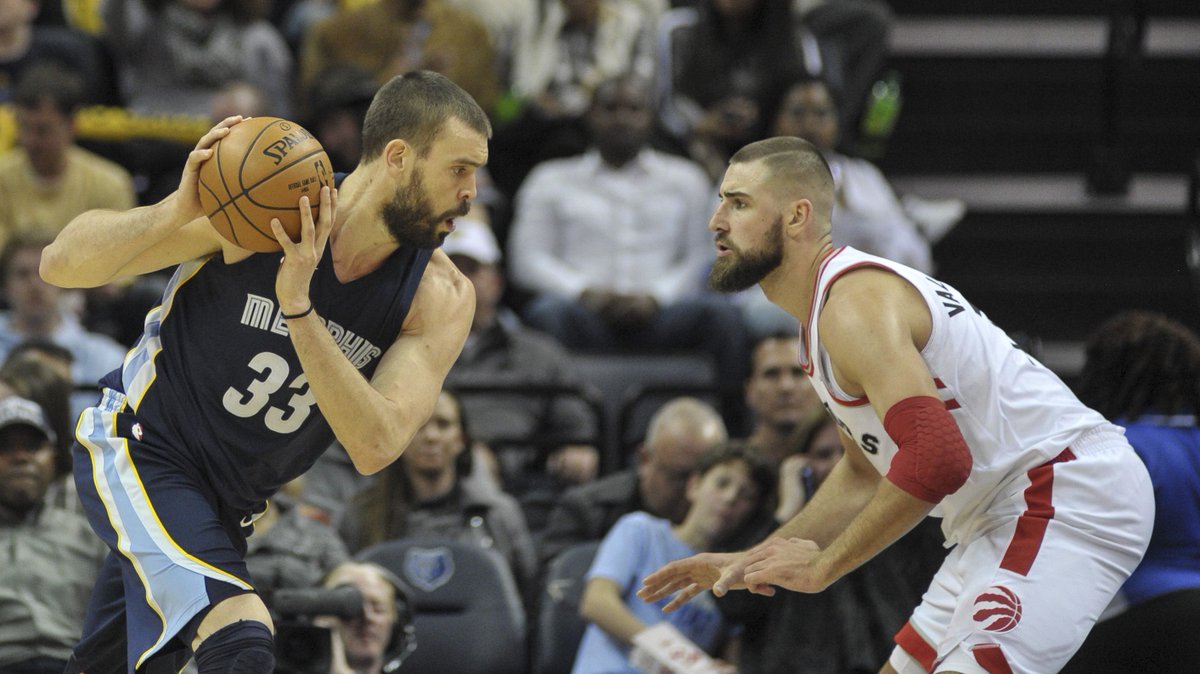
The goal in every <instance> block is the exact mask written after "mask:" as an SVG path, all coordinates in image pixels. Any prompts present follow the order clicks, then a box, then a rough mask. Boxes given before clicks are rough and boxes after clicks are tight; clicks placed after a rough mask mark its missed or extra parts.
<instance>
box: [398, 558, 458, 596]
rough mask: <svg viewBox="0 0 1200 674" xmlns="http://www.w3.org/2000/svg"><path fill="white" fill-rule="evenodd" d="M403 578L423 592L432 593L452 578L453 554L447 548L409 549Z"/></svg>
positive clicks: (405, 559)
mask: <svg viewBox="0 0 1200 674" xmlns="http://www.w3.org/2000/svg"><path fill="white" fill-rule="evenodd" d="M404 576H405V578H407V579H408V582H410V583H412V584H413V585H416V586H417V587H418V588H420V589H422V590H424V591H425V592H433V591H434V590H436V589H438V588H439V587H441V586H443V585H445V584H446V583H449V582H450V579H451V578H453V577H454V553H452V552H450V549H449V548H409V550H408V552H406V553H405V555H404Z"/></svg>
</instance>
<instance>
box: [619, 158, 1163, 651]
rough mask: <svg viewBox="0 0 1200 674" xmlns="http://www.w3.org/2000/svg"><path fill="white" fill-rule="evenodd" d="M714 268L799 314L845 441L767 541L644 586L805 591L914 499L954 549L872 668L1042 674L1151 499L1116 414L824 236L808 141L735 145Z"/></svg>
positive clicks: (878, 540)
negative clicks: (1112, 417)
mask: <svg viewBox="0 0 1200 674" xmlns="http://www.w3.org/2000/svg"><path fill="white" fill-rule="evenodd" d="M720 190H721V191H720V197H721V204H720V206H719V207H718V208H717V211H716V213H715V214H714V215H713V218H712V221H711V222H710V224H709V228H710V229H711V230H713V231H714V232H715V233H716V247H717V261H716V264H715V266H714V267H713V271H712V275H711V276H710V284H711V285H712V286H713V287H714V288H716V289H718V290H724V291H734V290H739V289H743V288H747V287H749V286H750V285H752V284H754V283H759V284H760V285H761V286H762V288H763V290H764V291H765V292H766V295H767V297H768V298H770V299H771V301H773V302H774V303H776V304H778V305H779V306H781V307H783V308H784V309H786V310H787V311H788V312H789V313H791V314H792V315H793V316H795V317H797V318H798V319H799V320H800V323H801V350H800V354H799V359H800V364H801V365H802V366H803V367H804V368H805V370H806V371H807V372H808V375H809V377H810V380H811V381H812V384H813V386H814V387H815V388H816V390H817V392H818V394H819V395H820V397H821V400H822V401H823V402H824V404H825V406H826V409H827V410H828V411H829V413H830V414H832V415H833V416H834V418H835V419H836V420H837V423H838V426H839V427H840V428H841V430H842V442H843V444H844V445H845V447H846V454H845V456H844V457H843V459H842V460H841V461H840V462H839V464H838V465H837V466H836V467H835V468H834V470H833V471H832V473H831V474H830V475H829V477H828V478H827V479H826V482H825V484H824V485H823V486H822V488H821V489H820V491H818V492H817V494H816V496H815V497H814V498H813V500H812V501H811V502H810V503H809V504H808V505H807V506H806V507H805V508H804V509H803V510H802V511H801V512H800V513H799V514H798V515H797V516H796V517H795V518H793V519H792V520H791V521H789V522H788V523H786V524H784V525H783V526H782V527H780V529H779V530H778V531H777V532H776V534H774V535H773V536H772V537H771V538H769V539H768V540H767V541H765V542H763V543H762V544H760V545H758V546H756V547H754V548H753V549H751V550H748V551H746V552H741V553H727V554H702V555H697V556H694V557H691V558H688V559H685V560H680V561H677V562H673V563H671V564H668V565H667V566H665V567H663V568H662V569H660V570H659V571H657V572H655V573H653V574H651V575H650V576H648V577H647V578H646V579H645V586H644V587H643V588H642V590H641V591H640V592H639V594H640V596H641V597H642V598H643V599H645V600H647V601H657V600H661V599H663V598H665V597H667V596H668V595H670V594H672V593H677V594H676V596H675V597H674V598H673V599H672V600H671V602H670V603H669V604H667V610H672V609H674V608H675V607H678V606H679V605H680V604H682V603H683V602H686V601H688V600H689V599H691V598H692V597H694V596H695V595H697V594H698V593H700V592H703V591H705V590H708V589H712V590H713V592H714V593H715V594H717V595H718V596H719V595H723V594H725V592H727V591H728V590H731V589H746V588H748V589H750V590H751V591H754V592H759V593H762V594H772V593H773V592H774V591H775V587H781V588H785V589H789V590H795V591H800V592H819V591H821V590H822V589H824V588H825V587H827V586H829V584H830V583H832V582H833V581H835V580H837V579H838V578H840V577H842V576H843V575H845V574H846V573H848V572H849V571H851V570H852V569H854V568H856V567H857V566H859V565H860V564H862V563H863V562H865V561H866V560H868V559H870V558H871V557H873V556H874V555H876V554H877V553H878V552H879V551H880V550H882V549H884V548H886V547H887V546H888V545H890V544H892V543H893V542H894V541H895V540H896V539H898V538H899V537H900V536H901V535H903V534H904V533H905V532H907V531H908V530H909V529H911V528H912V527H913V526H914V525H915V524H916V523H917V522H918V521H920V519H921V518H923V517H926V516H927V515H933V516H935V517H941V518H942V529H943V531H944V532H945V535H946V541H947V545H948V546H954V547H953V549H952V550H951V551H950V553H949V555H948V556H947V558H946V561H945V563H944V564H943V565H942V568H941V569H940V570H939V571H938V573H937V575H936V576H935V577H934V580H933V583H932V585H931V586H930V588H929V590H928V591H927V592H926V593H925V596H924V598H923V600H922V602H921V605H920V606H918V607H917V609H916V610H915V611H914V613H913V615H912V617H911V619H910V620H909V622H908V624H906V625H905V626H904V628H903V629H901V630H900V632H899V634H897V635H896V643H897V645H898V647H897V648H896V650H895V651H893V654H892V656H891V658H890V659H889V662H888V663H887V664H885V665H884V667H883V670H882V671H883V672H901V673H902V674H909V673H913V672H935V671H936V672H989V673H991V674H999V673H1001V672H1029V673H1037V674H1046V673H1048V672H1056V671H1058V669H1059V668H1060V667H1061V666H1062V665H1063V664H1064V663H1066V661H1067V660H1068V659H1069V658H1070V656H1071V654H1072V653H1074V651H1075V649H1076V648H1078V647H1079V645H1080V643H1081V642H1082V641H1083V638H1084V636H1085V635H1086V634H1087V632H1088V630H1090V629H1091V626H1092V625H1093V624H1094V623H1095V621H1096V619H1097V617H1098V616H1099V615H1100V612H1101V611H1102V610H1103V609H1104V607H1105V606H1106V605H1107V604H1108V602H1109V600H1110V599H1111V598H1112V597H1113V595H1114V594H1115V593H1116V591H1117V589H1118V588H1119V587H1120V586H1121V583H1122V582H1123V581H1124V580H1125V578H1126V577H1127V576H1128V575H1129V574H1130V572H1132V571H1133V569H1134V567H1135V566H1137V564H1138V561H1139V560H1140V559H1141V556H1142V554H1143V552H1144V550H1145V547H1146V544H1147V541H1148V540H1149V537H1150V530H1151V527H1152V524H1153V519H1154V501H1153V497H1152V493H1151V486H1150V480H1149V477H1148V475H1147V472H1146V469H1145V467H1144V466H1143V465H1142V463H1141V461H1140V460H1139V459H1138V458H1137V456H1136V455H1135V454H1134V452H1133V450H1132V448H1130V446H1129V445H1128V443H1126V441H1125V438H1124V435H1123V433H1122V431H1121V429H1120V428H1118V427H1116V426H1113V425H1111V424H1109V423H1107V422H1106V421H1105V420H1104V418H1103V417H1102V416H1101V415H1100V414H1098V413H1096V412H1094V411H1093V410H1091V409H1088V408H1087V407H1085V406H1084V405H1083V404H1081V403H1080V402H1079V401H1078V400H1077V399H1076V398H1075V396H1074V395H1073V394H1072V393H1071V392H1070V390H1069V389H1068V388H1067V386H1066V385H1065V384H1063V383H1062V381H1060V380H1059V379H1058V377H1056V376H1055V375H1054V374H1053V373H1052V372H1050V371H1049V370H1048V369H1047V368H1046V367H1044V366H1042V365H1041V364H1040V363H1038V362H1037V361H1036V360H1034V359H1033V358H1031V357H1030V356H1029V355H1027V354H1026V353H1025V352H1023V351H1021V350H1020V349H1019V348H1017V346H1016V345H1014V344H1013V342H1012V341H1011V340H1010V339H1009V338H1008V337H1007V336H1006V335H1005V333H1004V332H1002V331H1001V330H1000V329H998V328H997V327H996V326H995V325H993V324H992V323H991V322H990V321H989V320H988V319H987V317H986V316H984V315H983V314H982V313H981V312H980V311H978V310H976V309H975V308H974V307H973V306H971V304H969V303H968V302H967V300H966V299H965V298H964V297H963V296H962V295H961V294H959V292H958V291H957V290H955V289H954V288H952V287H950V286H948V285H946V284H945V283H942V282H940V281H937V280H935V279H933V278H930V277H928V276H926V275H925V274H923V273H921V272H918V271H915V270H913V269H910V268H908V267H904V266H902V265H899V264H896V263H894V262H891V261H889V260H885V259H882V258H878V257H873V256H871V255H867V254H864V253H862V252H860V251H857V250H854V249H852V248H838V249H834V248H833V246H832V244H831V243H830V212H831V210H832V207H833V200H834V194H833V180H832V177H831V175H830V172H829V167H828V165H827V164H826V163H825V160H824V159H823V158H822V157H821V155H820V154H819V153H818V152H817V150H816V149H815V148H814V147H813V146H812V145H811V144H809V143H807V142H805V141H803V140H800V139H798V138H772V139H768V140H765V141H760V142H757V143H753V144H751V145H748V146H746V147H745V148H743V149H742V150H740V151H739V152H738V153H737V154H735V155H734V156H733V158H732V159H731V160H730V166H729V168H728V170H727V172H726V174H725V178H724V181H723V182H722V184H721V188H720Z"/></svg>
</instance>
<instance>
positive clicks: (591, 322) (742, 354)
mask: <svg viewBox="0 0 1200 674" xmlns="http://www.w3.org/2000/svg"><path fill="white" fill-rule="evenodd" d="M652 123H653V112H652V108H651V103H650V88H649V84H648V83H647V82H646V81H645V80H643V79H641V78H638V77H636V76H632V75H627V76H620V77H616V78H612V79H609V80H606V81H604V82H603V83H601V84H600V85H599V86H598V87H597V88H596V90H595V95H594V97H593V99H592V105H591V108H590V110H589V112H588V115H587V124H588V129H589V133H590V136H591V143H592V146H591V148H590V149H589V150H588V151H587V152H585V153H584V154H583V155H579V156H575V157H569V158H566V159H556V160H551V161H547V162H544V163H542V164H540V165H539V166H537V167H536V168H534V170H533V171H532V172H531V173H530V175H529V177H528V178H527V179H526V181H525V183H524V185H523V186H522V187H521V190H520V191H519V192H518V194H517V200H516V208H515V213H514V218H513V224H512V228H511V237H510V240H509V259H510V265H511V275H512V278H513V281H514V284H515V285H517V286H519V287H521V288H522V289H524V290H526V291H529V292H531V293H533V294H534V295H535V297H534V299H533V300H532V301H531V302H530V303H529V304H528V305H527V306H526V307H525V318H526V320H527V322H528V323H529V325H530V326H531V327H534V328H536V329H539V330H543V331H545V332H548V333H550V334H551V335H553V336H555V337H556V338H558V339H559V340H560V341H561V342H562V343H563V344H564V345H566V346H567V347H568V348H569V349H574V350H600V351H603V350H626V349H640V350H656V349H660V350H661V349H666V350H681V349H696V350H703V351H707V352H708V353H710V354H712V356H713V357H714V360H715V362H716V364H717V368H718V374H719V379H720V380H721V381H722V382H728V383H729V384H730V385H731V386H732V387H733V388H732V389H731V390H730V391H728V392H727V393H729V394H730V395H729V396H728V404H726V405H725V410H724V411H725V413H726V416H727V420H729V421H735V422H736V421H740V419H739V418H738V417H737V412H736V411H735V410H738V409H740V408H739V407H738V405H739V404H740V400H741V395H740V392H739V391H737V390H736V385H737V384H736V383H737V382H742V381H744V380H745V368H746V365H745V364H746V338H745V331H744V328H743V326H742V323H741V320H740V315H739V313H738V311H737V310H736V308H735V307H733V306H732V305H731V304H729V302H728V301H727V300H726V299H725V298H723V297H720V296H718V295H716V294H713V293H709V292H707V291H706V290H705V288H704V285H703V279H704V276H705V274H706V272H707V270H708V267H709V265H710V264H711V263H712V261H713V259H714V252H713V243H712V235H711V234H710V233H709V231H708V229H707V222H708V214H709V211H710V210H711V209H712V207H713V206H714V198H715V192H714V189H713V186H712V184H711V183H710V181H709V179H708V177H707V175H706V174H705V173H704V171H703V170H702V169H701V168H700V167H699V166H698V165H697V164H695V163H694V162H692V161H690V160H687V159H684V158H681V157H676V156H673V155H667V154H664V153H661V152H658V151H656V150H653V149H651V148H650V147H649V146H648V141H649V137H650V131H651V128H652ZM734 401H738V402H736V403H735V402H734Z"/></svg>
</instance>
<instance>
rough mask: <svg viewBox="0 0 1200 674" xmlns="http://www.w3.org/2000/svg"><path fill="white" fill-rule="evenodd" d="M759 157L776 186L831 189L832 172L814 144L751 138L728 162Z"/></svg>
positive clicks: (782, 138)
mask: <svg viewBox="0 0 1200 674" xmlns="http://www.w3.org/2000/svg"><path fill="white" fill-rule="evenodd" d="M759 160H762V161H763V162H764V163H765V164H766V166H767V169H768V170H769V171H770V174H771V182H772V183H773V184H776V185H793V184H794V185H811V186H814V187H817V188H818V189H822V190H828V191H829V192H830V193H832V191H833V172H832V171H831V170H830V169H829V162H827V161H825V157H824V156H822V155H821V151H820V150H818V149H817V146H815V145H813V144H812V143H810V142H808V141H807V140H804V139H803V138H796V137H793V136H775V137H774V138H767V139H765V140H759V141H755V142H753V143H750V144H749V145H746V146H745V147H743V148H742V149H740V150H738V151H737V152H735V153H733V156H732V157H730V158H729V163H730V164H739V163H749V162H755V161H759Z"/></svg>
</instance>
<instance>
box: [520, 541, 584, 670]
mask: <svg viewBox="0 0 1200 674" xmlns="http://www.w3.org/2000/svg"><path fill="white" fill-rule="evenodd" d="M599 547H600V541H587V542H585V543H576V544H575V545H573V546H571V547H569V548H567V549H566V550H563V551H562V552H561V553H559V554H558V556H556V557H555V558H554V559H553V560H551V561H550V564H548V565H547V567H546V575H545V578H544V579H543V582H542V594H541V597H540V602H539V606H540V608H539V610H538V619H537V628H536V631H535V632H534V643H533V674H570V671H571V667H573V666H574V664H575V652H576V651H577V650H579V641H580V640H581V639H582V638H583V631H584V628H586V627H587V622H586V621H585V620H584V619H583V618H582V617H581V616H580V615H579V600H580V599H581V598H582V596H583V586H584V576H585V575H586V574H587V571H588V569H589V568H590V567H591V565H592V558H593V557H595V556H596V550H597V549H598V548H599Z"/></svg>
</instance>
